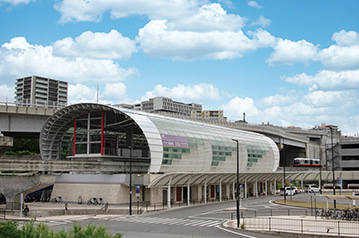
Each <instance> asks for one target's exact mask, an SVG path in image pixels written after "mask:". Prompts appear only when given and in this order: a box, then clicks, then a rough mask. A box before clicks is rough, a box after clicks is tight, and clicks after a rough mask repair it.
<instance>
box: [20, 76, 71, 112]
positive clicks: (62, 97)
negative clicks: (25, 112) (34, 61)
mask: <svg viewBox="0 0 359 238" xmlns="http://www.w3.org/2000/svg"><path fill="white" fill-rule="evenodd" d="M15 84H16V87H15V101H16V103H18V104H23V105H27V106H34V107H47V106H48V107H60V108H61V107H65V106H67V88H68V84H67V82H64V81H59V80H55V79H50V78H44V77H39V76H29V77H25V78H19V79H16V83H15Z"/></svg>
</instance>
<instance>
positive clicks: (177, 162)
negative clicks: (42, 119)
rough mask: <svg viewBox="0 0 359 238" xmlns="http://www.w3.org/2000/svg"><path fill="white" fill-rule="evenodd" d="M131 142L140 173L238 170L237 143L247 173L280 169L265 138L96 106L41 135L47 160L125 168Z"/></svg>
mask: <svg viewBox="0 0 359 238" xmlns="http://www.w3.org/2000/svg"><path fill="white" fill-rule="evenodd" d="M102 112H103V114H101V113H102ZM101 116H102V117H101ZM101 118H102V119H101ZM101 120H102V121H101ZM101 123H102V131H101ZM129 130H130V131H131V133H129ZM99 133H100V134H99ZM101 133H102V134H103V138H102V139H101V138H100V137H101ZM74 138H75V139H74ZM96 138H98V139H96ZM128 138H132V141H133V142H131V143H133V144H132V147H131V148H132V156H133V157H135V158H137V160H135V161H134V163H135V166H137V167H138V168H137V169H138V172H145V171H146V172H148V173H171V172H233V171H235V170H236V163H237V143H236V142H235V141H233V140H237V141H238V145H239V160H240V171H241V172H271V171H275V170H276V169H277V167H278V165H279V151H278V148H277V146H276V144H275V143H274V142H273V141H272V140H271V139H270V138H268V137H266V136H264V135H261V134H257V133H253V132H248V131H243V130H238V129H232V128H228V127H221V126H216V125H211V124H206V123H199V122H195V121H188V120H183V119H178V118H172V117H165V116H161V115H157V114H149V113H144V112H141V111H133V110H128V109H123V108H117V107H112V106H107V105H101V104H92V103H82V104H75V105H71V106H68V107H66V108H63V109H61V110H59V111H58V112H56V113H55V114H54V115H53V116H51V117H50V118H49V119H48V120H47V121H46V123H45V124H44V126H43V128H42V131H41V134H40V150H41V155H42V158H43V159H45V160H49V159H61V155H63V154H64V153H67V154H66V158H68V159H69V158H70V159H80V158H82V159H94V158H95V159H99V158H100V159H110V160H117V161H122V162H123V166H124V168H125V167H126V166H128V161H129V160H128V159H129V158H128V153H127V152H126V150H128V148H129V145H130V144H129V140H128ZM101 141H103V142H101ZM100 143H102V144H100ZM99 146H100V147H101V153H102V154H101V153H100V151H99ZM102 147H103V151H104V152H102ZM74 151H75V152H74ZM132 159H133V158H132ZM122 172H126V169H124V170H123V171H122Z"/></svg>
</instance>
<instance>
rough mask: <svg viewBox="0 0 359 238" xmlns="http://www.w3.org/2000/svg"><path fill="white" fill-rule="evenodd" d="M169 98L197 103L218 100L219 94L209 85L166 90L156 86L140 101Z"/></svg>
mask: <svg viewBox="0 0 359 238" xmlns="http://www.w3.org/2000/svg"><path fill="white" fill-rule="evenodd" d="M159 96H164V97H169V98H172V99H174V100H182V101H187V102H188V101H191V102H192V101H199V100H220V99H221V96H220V92H219V89H218V88H215V87H214V86H213V85H211V84H206V83H202V84H196V85H191V86H186V85H183V84H178V85H177V86H176V87H173V88H167V87H164V86H162V85H156V86H155V88H154V90H153V91H149V92H146V94H145V96H143V97H142V98H141V100H142V101H144V100H148V99H149V98H152V97H159Z"/></svg>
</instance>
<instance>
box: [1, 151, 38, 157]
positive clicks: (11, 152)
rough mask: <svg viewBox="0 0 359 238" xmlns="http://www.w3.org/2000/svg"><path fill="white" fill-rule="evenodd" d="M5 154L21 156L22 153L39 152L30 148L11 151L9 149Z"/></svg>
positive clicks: (32, 153) (31, 153) (33, 153)
mask: <svg viewBox="0 0 359 238" xmlns="http://www.w3.org/2000/svg"><path fill="white" fill-rule="evenodd" d="M4 155H17V156H21V155H37V153H35V152H31V151H28V150H20V151H11V150H8V151H6V152H5V153H4Z"/></svg>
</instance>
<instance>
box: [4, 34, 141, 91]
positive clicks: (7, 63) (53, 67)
mask: <svg viewBox="0 0 359 238" xmlns="http://www.w3.org/2000/svg"><path fill="white" fill-rule="evenodd" d="M0 55H1V56H2V57H1V58H0V77H1V78H2V79H3V82H6V83H7V84H9V83H13V80H14V78H17V77H24V76H28V75H41V76H45V77H50V78H55V79H59V80H65V81H68V82H70V83H76V82H84V81H87V82H91V81H92V82H98V81H101V82H104V83H106V82H116V81H122V80H125V79H127V78H128V77H130V76H131V75H134V74H138V71H137V69H135V68H130V69H123V68H121V67H119V65H118V64H117V63H115V62H114V61H113V60H107V59H93V58H83V57H76V58H67V57H60V56H55V55H54V53H53V46H42V45H32V44H30V43H28V42H27V41H26V39H25V38H24V37H16V38H13V39H11V41H10V42H9V43H5V44H3V45H2V46H1V48H0Z"/></svg>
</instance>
